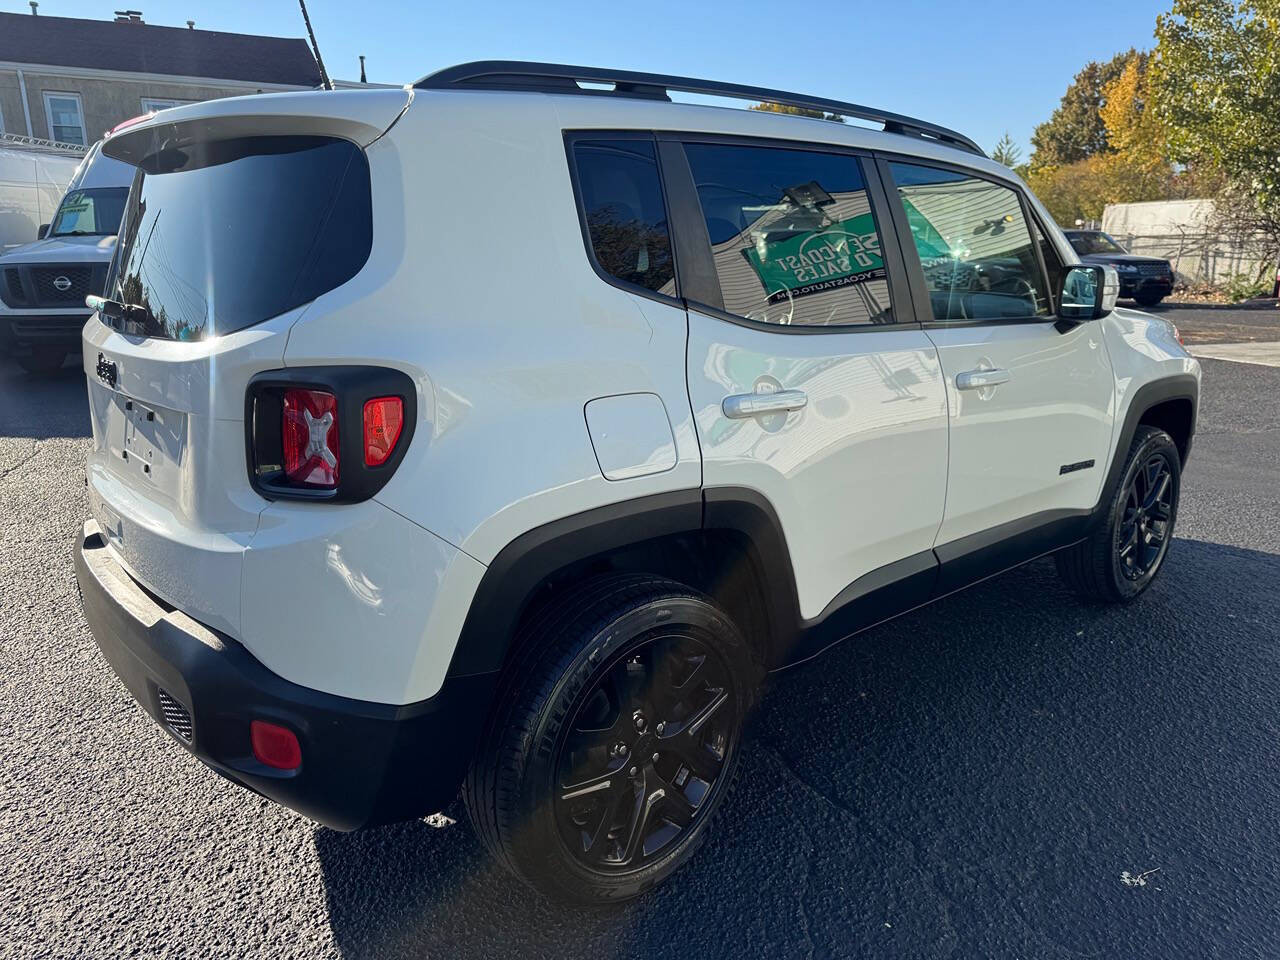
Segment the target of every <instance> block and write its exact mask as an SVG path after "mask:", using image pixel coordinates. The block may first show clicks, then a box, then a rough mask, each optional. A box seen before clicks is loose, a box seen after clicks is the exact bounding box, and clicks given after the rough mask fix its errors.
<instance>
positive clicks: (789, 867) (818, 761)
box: [315, 540, 1280, 958]
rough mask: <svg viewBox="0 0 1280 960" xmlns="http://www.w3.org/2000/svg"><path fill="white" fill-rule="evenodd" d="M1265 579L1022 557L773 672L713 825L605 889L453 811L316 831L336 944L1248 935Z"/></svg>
mask: <svg viewBox="0 0 1280 960" xmlns="http://www.w3.org/2000/svg"><path fill="white" fill-rule="evenodd" d="M1277 582H1280V556H1277V555H1273V554H1267V553H1259V552H1256V551H1249V550H1241V549H1236V548H1231V547H1224V546H1220V545H1217V544H1213V543H1206V542H1202V541H1194V540H1179V541H1178V542H1177V543H1176V544H1175V549H1174V551H1173V552H1172V553H1171V555H1170V563H1169V566H1168V568H1167V569H1166V570H1165V572H1164V575H1163V576H1162V577H1161V579H1160V580H1159V581H1158V582H1157V583H1156V584H1155V585H1154V586H1153V587H1152V589H1151V590H1150V591H1149V592H1148V593H1147V594H1146V595H1145V596H1144V597H1143V598H1142V599H1141V600H1139V601H1137V602H1136V603H1134V604H1131V605H1129V606H1125V607H1110V606H1091V605H1087V604H1083V603H1081V602H1079V601H1078V600H1076V599H1075V598H1073V597H1071V596H1070V595H1068V594H1067V593H1066V592H1065V591H1064V590H1063V589H1062V588H1061V587H1060V586H1059V584H1058V582H1057V579H1056V576H1055V575H1054V571H1053V567H1052V564H1051V563H1050V562H1047V561H1040V562H1037V563H1035V564H1033V565H1031V566H1029V567H1025V568H1023V569H1021V570H1017V571H1014V572H1012V573H1009V574H1006V575H1004V576H1002V577H999V578H996V579H994V580H991V581H988V582H987V583H985V584H982V585H980V586H978V587H975V588H973V589H971V590H969V591H966V592H964V593H962V594H959V595H957V596H954V597H951V598H948V599H946V600H943V601H941V602H939V603H937V604H935V605H934V606H933V607H931V608H928V609H926V610H923V611H918V612H916V613H913V614H910V615H908V616H905V617H903V618H901V619H899V620H897V621H894V622H893V623H890V624H887V625H885V626H882V627H880V628H878V629H875V630H873V631H870V632H868V633H866V634H864V635H862V636H860V637H859V638H857V639H856V640H854V641H852V642H850V643H846V644H844V645H842V646H841V647H839V648H837V649H835V650H833V651H831V652H829V653H828V654H827V655H826V656H824V657H822V658H819V660H817V661H815V662H814V663H812V664H810V665H806V666H803V667H801V668H798V669H796V670H793V671H788V672H785V673H783V674H781V675H779V676H777V678H776V680H775V683H774V688H773V690H772V691H771V693H770V695H769V696H768V697H767V698H766V700H765V701H764V704H763V705H762V707H761V709H760V711H759V713H758V714H757V716H756V718H755V720H754V732H753V734H752V736H751V737H750V738H749V739H748V742H747V743H746V744H745V746H744V753H743V757H742V766H741V770H740V775H739V777H740V778H739V782H738V784H737V787H736V788H735V791H734V795H733V796H732V798H731V799H730V801H729V803H728V804H727V808H726V809H725V811H724V814H723V816H722V818H721V819H720V821H719V822H718V823H717V824H716V828H715V831H714V833H713V836H712V837H711V839H710V840H709V842H708V843H707V845H706V847H705V848H704V849H703V851H702V852H701V854H700V855H699V856H698V858H697V859H696V860H695V861H694V862H693V863H692V864H691V865H690V866H689V867H688V868H687V869H685V870H684V871H683V872H681V873H680V874H678V875H677V876H676V877H675V878H673V879H672V880H671V881H670V882H669V883H668V884H667V885H666V886H664V887H662V888H661V889H659V890H657V891H655V892H654V893H652V894H650V895H648V896H647V897H645V898H643V899H641V900H640V901H638V902H636V903H634V904H632V905H630V906H628V907H625V908H622V909H617V910H613V911H582V910H573V909H566V908H562V907H559V906H556V905H554V904H550V903H548V902H546V901H543V900H541V899H540V898H538V897H537V896H535V895H534V894H532V893H531V892H530V891H528V890H527V889H525V888H524V887H523V886H522V885H520V884H519V883H517V882H516V881H514V880H512V879H511V878H510V877H508V876H507V875H506V874H505V873H504V872H503V871H502V870H501V869H500V868H499V867H497V866H496V865H495V864H494V863H493V862H492V861H490V860H489V859H488V857H487V856H486V854H485V853H484V851H483V850H482V848H481V846H480V844H479V843H478V841H477V840H476V838H475V837H474V835H473V834H472V832H471V830H470V827H469V826H468V825H467V823H466V821H465V819H461V817H462V814H461V813H460V812H459V811H458V810H456V809H455V810H451V811H450V813H451V814H452V815H453V816H455V817H458V818H460V819H459V822H458V823H457V824H456V825H453V826H449V827H447V828H445V829H433V828H431V827H428V826H427V825H425V824H424V823H421V822H415V823H410V824H403V825H399V826H394V827H388V828H383V829H379V830H374V831H369V832H366V833H358V834H346V835H344V834H337V833H333V832H331V831H328V830H323V829H321V830H317V832H316V834H315V845H316V849H317V851H318V853H319V857H320V860H321V863H322V867H323V870H324V874H325V881H326V892H327V900H328V907H329V920H330V924H331V927H332V930H333V932H334V934H335V939H336V940H337V942H338V944H339V946H340V947H341V949H342V950H343V952H344V954H345V955H346V956H348V957H369V956H388V957H390V956H449V957H470V956H476V957H492V956H527V957H541V956H552V957H557V958H569V957H579V956H581V957H595V958H601V957H620V956H645V957H657V956H673V955H692V956H699V957H701V956H732V957H741V956H763V955H771V956H794V955H817V956H828V955H832V956H855V955H856V956H867V955H872V956H899V955H912V956H944V955H956V956H1018V955H1021V956H1035V957H1038V958H1052V957H1075V956H1079V955H1088V956H1096V955H1111V954H1114V955H1117V956H1139V955H1144V954H1145V955H1153V956H1174V955H1182V956H1206V955H1224V956H1225V955H1236V956H1242V955H1249V956H1254V955H1265V954H1266V953H1267V952H1268V949H1267V948H1266V945H1267V944H1270V945H1271V946H1274V942H1275V940H1274V937H1275V935H1276V928H1275V914H1274V904H1275V903H1276V902H1277V901H1278V900H1280V869H1278V867H1277V860H1276V857H1275V855H1274V850H1273V849H1272V848H1273V846H1274V844H1273V843H1272V842H1271V839H1270V838H1274V836H1275V831H1276V828H1277V826H1278V825H1280V821H1278V818H1277V814H1276V810H1277V809H1280V737H1278V736H1277V733H1280V723H1278V722H1277V719H1276V716H1277V714H1276V707H1275V704H1276V702H1277V700H1278V699H1280V626H1278V625H1277V620H1276V610H1275V595H1276V593H1275V591H1276V587H1275V584H1276V583H1277ZM1260 838H1266V839H1261V840H1260ZM1148 871H1155V872H1148ZM1124 877H1128V881H1127V882H1126V880H1125V879H1123V878H1124ZM1139 877H1141V878H1142V879H1141V882H1138V879H1137V878H1139Z"/></svg>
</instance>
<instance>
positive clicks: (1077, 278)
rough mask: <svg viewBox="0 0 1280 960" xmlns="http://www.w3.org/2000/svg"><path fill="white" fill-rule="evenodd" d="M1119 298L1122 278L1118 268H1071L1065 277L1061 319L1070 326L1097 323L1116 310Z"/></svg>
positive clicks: (1060, 292)
mask: <svg viewBox="0 0 1280 960" xmlns="http://www.w3.org/2000/svg"><path fill="white" fill-rule="evenodd" d="M1119 296H1120V275H1119V274H1118V273H1116V268H1115V267H1112V266H1093V265H1090V266H1078V267H1071V268H1069V269H1068V270H1067V272H1066V273H1065V274H1063V276H1062V289H1061V290H1060V291H1059V293H1058V317H1059V319H1061V320H1065V321H1067V322H1068V323H1083V322H1084V321H1086V320H1097V319H1098V318H1100V317H1105V316H1106V315H1107V314H1108V313H1110V312H1111V311H1112V310H1114V309H1115V308H1116V300H1117V299H1118V298H1119Z"/></svg>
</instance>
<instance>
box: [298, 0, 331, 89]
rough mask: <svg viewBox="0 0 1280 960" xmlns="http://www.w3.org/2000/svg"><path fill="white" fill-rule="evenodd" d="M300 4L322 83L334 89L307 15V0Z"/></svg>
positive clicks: (323, 85) (327, 87) (300, 0)
mask: <svg viewBox="0 0 1280 960" xmlns="http://www.w3.org/2000/svg"><path fill="white" fill-rule="evenodd" d="M298 6H300V7H301V8H302V22H303V23H305V24H306V25H307V36H309V37H310V38H311V50H312V52H313V53H314V54H315V55H316V66H318V67H319V68H320V85H321V86H322V87H324V88H325V89H326V90H332V89H333V81H332V80H330V79H329V74H328V73H326V72H325V69H324V60H322V59H321V57H320V46H319V44H317V43H316V32H315V31H314V30H312V29H311V18H310V17H309V16H307V0H298Z"/></svg>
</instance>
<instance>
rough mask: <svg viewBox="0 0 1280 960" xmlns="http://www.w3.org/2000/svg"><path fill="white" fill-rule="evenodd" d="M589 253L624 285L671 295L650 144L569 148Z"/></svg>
mask: <svg viewBox="0 0 1280 960" xmlns="http://www.w3.org/2000/svg"><path fill="white" fill-rule="evenodd" d="M573 156H574V163H575V165H576V167H577V172H578V189H579V191H580V194H581V201H582V212H583V217H584V218H585V222H586V227H587V234H588V236H589V237H590V240H591V252H592V253H593V254H594V256H595V259H596V263H597V264H598V265H599V267H600V269H601V270H603V271H604V272H605V273H606V274H608V275H609V276H611V277H614V278H616V279H618V280H621V281H623V282H624V283H629V284H635V285H636V286H639V287H644V288H646V289H648V290H653V291H655V292H656V293H661V294H664V295H666V296H675V292H676V281H675V264H674V263H673V261H672V259H671V235H670V233H669V232H668V227H667V207H666V203H665V202H664V200H663V197H662V181H661V180H660V179H659V177H658V160H657V156H656V151H655V149H654V143H653V141H652V140H579V141H578V142H576V143H575V144H574V145H573Z"/></svg>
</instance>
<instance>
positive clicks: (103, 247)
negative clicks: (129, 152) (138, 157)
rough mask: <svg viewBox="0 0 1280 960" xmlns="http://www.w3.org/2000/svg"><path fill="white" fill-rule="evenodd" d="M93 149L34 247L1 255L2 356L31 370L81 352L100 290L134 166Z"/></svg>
mask: <svg viewBox="0 0 1280 960" xmlns="http://www.w3.org/2000/svg"><path fill="white" fill-rule="evenodd" d="M102 144H103V141H101V140H99V141H98V142H97V143H95V144H94V145H93V147H92V148H91V149H90V151H89V153H88V154H87V155H86V156H85V158H84V159H83V161H82V162H81V163H80V166H79V167H78V168H77V169H76V171H75V175H74V177H73V178H72V180H71V182H70V184H69V185H68V187H67V191H66V193H65V195H64V196H63V197H62V200H61V202H60V203H59V204H58V206H57V209H56V210H53V211H52V216H51V218H50V220H49V221H48V222H47V223H41V224H40V226H39V228H38V229H37V231H36V233H37V235H38V237H39V239H38V240H36V241H35V242H34V243H29V244H27V245H26V246H23V247H18V248H17V249H14V250H11V251H9V252H8V253H6V254H5V255H4V256H0V351H3V352H4V353H8V354H10V355H12V356H13V358H14V359H15V360H16V361H17V362H18V364H19V365H20V366H22V367H23V369H25V370H27V371H29V372H31V373H49V372H52V371H54V370H57V369H58V368H59V367H61V366H62V363H63V361H64V360H65V359H66V357H67V354H68V353H72V352H75V351H76V350H78V349H79V348H80V328H81V327H83V326H84V322H85V321H86V320H87V319H89V316H90V313H91V311H90V310H89V308H88V307H86V306H85V304H84V298H85V297H86V296H88V295H89V294H93V293H101V292H102V288H103V285H104V284H105V282H106V279H107V267H108V266H109V265H110V263H111V257H112V254H114V253H115V248H116V232H117V231H118V230H119V229H120V217H121V215H122V214H123V213H124V205H125V200H126V199H127V198H128V196H129V184H130V183H132V182H133V173H134V171H133V167H131V166H129V165H128V164H124V163H121V162H120V161H119V160H113V159H111V158H110V157H106V156H103V155H102Z"/></svg>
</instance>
